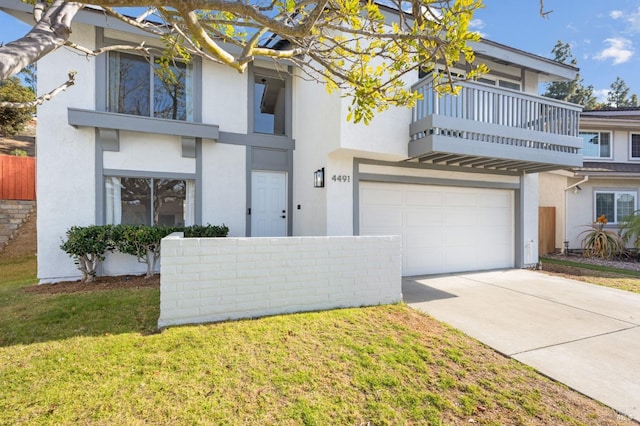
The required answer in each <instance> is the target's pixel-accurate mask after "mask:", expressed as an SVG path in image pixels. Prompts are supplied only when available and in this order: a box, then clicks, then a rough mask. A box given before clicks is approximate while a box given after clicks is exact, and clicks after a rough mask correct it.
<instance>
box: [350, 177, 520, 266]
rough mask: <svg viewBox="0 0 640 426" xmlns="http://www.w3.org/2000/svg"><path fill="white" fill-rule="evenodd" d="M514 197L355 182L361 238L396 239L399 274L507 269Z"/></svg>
mask: <svg viewBox="0 0 640 426" xmlns="http://www.w3.org/2000/svg"><path fill="white" fill-rule="evenodd" d="M513 204H514V193H513V191H511V190H504V189H484V188H460V187H448V186H431V185H411V184H395V183H373V182H361V183H360V235H401V236H402V255H403V256H402V257H403V259H402V273H403V275H405V276H407V275H422V274H439V273H447V272H460V271H476V270H483V269H495V268H510V267H513V265H514V210H513V209H514V207H513Z"/></svg>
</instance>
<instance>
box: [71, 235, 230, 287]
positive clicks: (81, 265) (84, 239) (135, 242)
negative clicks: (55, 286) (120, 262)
mask: <svg viewBox="0 0 640 426" xmlns="http://www.w3.org/2000/svg"><path fill="white" fill-rule="evenodd" d="M173 232H183V233H184V236H185V237H186V238H210V237H226V236H227V235H228V233H229V228H228V227H227V226H226V225H224V224H223V225H221V226H214V225H209V224H207V225H193V226H186V227H171V226H146V225H91V226H72V227H71V228H69V229H68V230H67V240H66V241H63V243H62V244H61V245H60V248H61V249H62V250H64V251H65V252H66V253H67V254H68V255H69V256H71V257H72V258H73V259H74V262H75V263H76V265H78V269H79V270H80V271H81V272H82V281H83V282H92V281H93V280H94V278H95V276H96V268H97V266H98V263H99V262H101V261H103V260H104V258H105V253H106V252H107V251H111V252H113V251H119V252H121V253H125V254H129V255H132V256H136V258H137V259H138V261H139V262H141V263H145V264H146V265H147V275H146V276H147V277H151V276H153V274H154V271H155V268H156V264H157V261H158V259H159V258H160V242H161V241H162V239H163V238H164V237H166V236H167V235H169V234H172V233H173Z"/></svg>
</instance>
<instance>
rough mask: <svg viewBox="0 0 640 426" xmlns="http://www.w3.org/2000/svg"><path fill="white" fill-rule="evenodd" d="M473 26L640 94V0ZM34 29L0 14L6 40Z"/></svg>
mask: <svg viewBox="0 0 640 426" xmlns="http://www.w3.org/2000/svg"><path fill="white" fill-rule="evenodd" d="M484 5H485V7H484V8H483V9H481V10H479V11H478V12H476V14H475V16H474V20H473V22H472V27H473V30H474V31H478V32H480V33H481V35H482V36H483V37H485V38H487V39H489V40H492V41H495V42H498V43H502V44H506V45H508V46H512V47H515V48H517V49H520V50H524V51H527V52H531V53H534V54H536V55H540V56H544V57H547V58H553V55H552V53H551V49H553V46H554V45H555V44H556V42H557V41H558V40H561V41H562V42H565V43H569V44H570V45H571V50H572V53H573V55H574V57H575V58H576V59H577V61H578V67H579V68H580V75H581V77H582V78H583V80H584V82H583V83H584V84H585V85H593V86H594V89H595V94H596V95H597V96H598V99H599V100H600V101H605V100H606V95H607V92H608V90H609V87H610V86H611V83H613V82H614V81H615V80H616V78H617V77H620V78H622V79H623V80H624V81H625V82H626V83H627V86H629V88H630V89H631V92H630V93H636V94H638V95H640V2H639V1H638V0H610V1H603V0H544V7H545V11H550V13H549V14H548V15H547V17H546V18H542V17H541V16H540V2H539V0H484ZM28 30H29V27H28V26H27V25H26V24H23V23H21V22H20V21H17V20H16V19H14V18H12V17H10V16H8V15H6V14H4V13H2V12H0V42H3V43H7V42H9V41H12V40H14V39H15V38H17V37H19V36H21V35H23V34H24V33H26V32H27V31H28Z"/></svg>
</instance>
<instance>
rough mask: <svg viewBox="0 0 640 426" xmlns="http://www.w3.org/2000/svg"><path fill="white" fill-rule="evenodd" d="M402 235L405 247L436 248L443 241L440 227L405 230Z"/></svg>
mask: <svg viewBox="0 0 640 426" xmlns="http://www.w3.org/2000/svg"><path fill="white" fill-rule="evenodd" d="M401 235H402V244H403V246H406V248H407V249H418V250H420V249H422V248H426V249H429V248H437V247H441V246H442V244H443V242H444V233H443V231H442V228H421V229H415V230H412V231H406V232H404V233H403V234H401Z"/></svg>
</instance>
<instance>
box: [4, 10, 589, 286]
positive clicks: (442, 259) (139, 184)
mask: <svg viewBox="0 0 640 426" xmlns="http://www.w3.org/2000/svg"><path fill="white" fill-rule="evenodd" d="M7 3H9V0H0V4H7ZM10 3H11V4H12V5H13V6H12V7H13V8H15V9H18V10H19V11H22V10H24V11H26V10H27V7H28V6H25V5H22V4H20V3H17V4H16V3H13V2H10ZM12 13H13V14H14V15H17V16H21V19H24V20H25V21H26V20H28V17H27V15H26V14H25V13H23V12H16V11H13V12H12ZM72 38H73V40H74V41H75V42H76V43H78V44H81V45H85V46H87V47H89V48H98V47H101V46H106V45H109V44H114V43H118V44H121V43H127V42H129V43H138V42H140V41H142V40H144V38H143V36H142V35H141V34H140V33H139V32H138V31H137V30H134V29H131V28H130V27H127V26H125V25H124V24H122V23H121V22H119V21H115V20H113V19H111V18H109V17H107V16H105V15H103V14H102V13H99V12H96V11H95V10H91V9H87V10H83V11H82V12H81V13H79V14H78V16H77V17H76V19H75V20H74V27H73V34H72ZM147 44H148V45H152V44H153V41H152V40H147ZM475 50H476V52H477V57H478V60H479V61H482V62H484V63H486V64H487V65H488V66H489V68H491V70H492V71H491V73H490V74H489V75H486V76H483V77H482V78H481V79H479V80H478V81H477V82H469V83H464V84H463V85H462V87H463V90H462V93H461V94H460V96H458V97H451V96H444V97H441V98H439V97H438V96H437V95H436V94H435V93H434V91H433V88H432V86H431V81H432V80H431V77H430V76H429V75H424V76H423V75H418V73H415V74H414V75H409V76H407V82H408V83H409V84H412V85H414V87H415V88H416V89H417V90H420V91H421V92H422V93H423V95H424V99H423V100H422V101H420V102H419V103H418V105H417V106H416V107H415V108H414V110H413V111H411V110H409V109H398V108H392V109H391V110H389V111H386V112H384V113H382V114H379V115H378V116H377V117H376V118H375V119H374V120H373V121H372V123H371V124H370V125H369V126H365V125H360V124H359V125H354V124H351V123H348V122H347V121H346V119H345V117H346V111H347V107H348V105H349V103H350V100H349V99H344V98H341V97H340V95H339V94H333V95H329V94H327V92H326V90H325V88H324V87H323V86H322V85H319V84H316V83H313V82H309V81H306V80H305V79H303V78H298V76H299V72H298V71H297V70H296V69H289V70H288V71H289V73H287V72H282V71H281V70H278V69H277V68H275V67H274V65H273V64H272V63H269V62H264V63H262V62H256V63H255V64H254V65H253V66H252V67H251V68H250V70H249V72H247V73H246V74H238V73H237V72H236V71H234V70H232V69H229V68H226V67H224V66H222V65H218V64H215V63H210V62H206V61H200V60H196V61H194V63H192V64H189V65H178V66H177V68H176V73H177V74H178V75H179V76H180V78H179V84H178V85H177V86H178V87H176V86H174V87H169V88H167V87H163V86H162V85H161V84H159V82H158V80H157V79H154V78H153V72H152V66H153V65H150V64H153V60H152V61H150V62H149V61H148V60H146V59H145V58H143V57H141V56H138V55H136V54H135V53H130V52H120V53H117V52H113V53H109V54H105V55H101V56H99V57H97V58H94V59H87V58H86V57H84V56H81V55H78V54H77V53H75V52H73V51H71V50H68V49H60V50H58V51H56V52H55V53H53V54H51V55H48V56H46V57H45V58H44V59H43V60H42V61H40V62H39V64H38V71H39V76H38V85H39V87H40V88H41V89H42V90H47V89H49V88H51V87H55V86H56V85H57V84H59V83H60V82H61V81H64V80H65V79H66V75H67V72H68V71H69V70H76V71H77V72H78V74H77V77H76V85H75V86H74V87H73V88H71V89H69V90H68V91H67V92H65V93H64V94H62V95H60V96H57V97H56V98H54V99H53V100H52V101H50V102H47V103H45V104H44V105H43V106H41V107H40V108H39V111H38V118H39V123H38V156H39V163H38V202H39V209H38V210H39V217H38V250H39V253H38V277H39V278H40V280H41V281H42V282H51V281H56V280H62V279H67V278H69V277H77V276H78V273H77V271H76V269H75V265H74V264H73V262H72V261H71V260H70V259H69V257H68V256H67V255H66V254H65V253H64V252H63V251H62V250H60V248H59V245H60V242H61V240H62V238H63V237H64V235H65V231H66V230H67V229H68V228H69V227H71V226H73V225H89V224H105V223H147V224H150V223H161V224H183V223H184V224H187V225H188V224H191V223H211V224H222V223H224V224H226V225H227V226H229V228H230V234H229V235H230V236H232V237H243V236H250V237H262V236H307V235H371V234H399V235H401V236H402V240H403V274H405V275H416V274H435V273H445V272H455V271H466V270H482V269H493V268H511V267H524V266H527V265H530V264H535V263H536V262H537V246H536V240H537V232H538V230H537V208H538V172H541V171H547V170H554V169H559V168H566V167H574V166H580V165H581V164H582V158H581V156H580V154H579V153H578V150H579V148H580V147H581V144H582V140H581V139H579V138H578V118H579V112H580V107H579V106H576V105H571V104H567V103H563V102H558V101H555V100H553V99H548V98H544V97H541V96H539V95H538V94H537V92H538V85H539V84H540V83H541V82H548V81H557V80H567V79H569V80H570V79H573V78H574V77H575V76H576V73H577V69H576V68H573V67H571V66H568V65H564V64H560V63H557V62H554V61H552V60H549V59H545V58H542V57H539V56H536V55H533V54H530V53H526V52H523V51H520V50H516V49H513V48H510V47H507V46H504V45H500V44H497V43H493V42H490V41H487V40H483V41H481V42H479V43H477V44H476V46H475ZM458 72H463V69H461V70H458ZM141 88H143V89H141ZM154 89H155V90H154ZM175 94H178V96H173V98H174V99H176V100H175V101H172V100H171V98H172V96H171V95H175ZM321 174H323V178H324V186H322V185H317V186H320V187H316V185H315V178H320V177H321V176H320V175H321ZM336 250H340V248H339V247H336ZM137 267H138V266H137V265H135V264H133V263H132V262H130V261H129V260H128V259H127V258H125V257H123V256H118V255H110V256H109V257H108V259H107V260H106V262H105V263H104V265H103V271H102V272H103V273H104V274H121V273H131V272H132V271H136V270H137V269H136V268H137Z"/></svg>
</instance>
